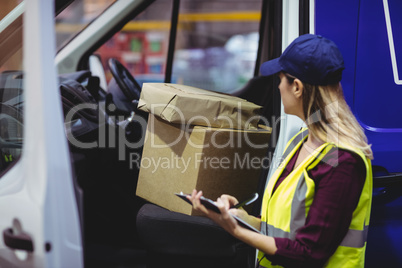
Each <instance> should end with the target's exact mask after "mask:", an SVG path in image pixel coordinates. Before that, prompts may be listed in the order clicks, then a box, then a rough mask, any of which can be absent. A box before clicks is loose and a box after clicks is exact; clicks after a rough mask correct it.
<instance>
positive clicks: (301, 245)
mask: <svg viewBox="0 0 402 268" xmlns="http://www.w3.org/2000/svg"><path fill="white" fill-rule="evenodd" d="M343 69H344V65H343V58H342V55H341V53H340V51H339V50H338V48H337V47H336V45H335V44H334V43H333V42H332V41H330V40H328V39H326V38H324V37H321V36H318V35H311V34H307V35H302V36H300V37H298V38H296V39H295V40H294V41H293V42H292V43H291V44H290V45H289V47H288V48H287V49H286V50H285V51H284V52H283V54H282V56H281V57H280V58H277V59H274V60H271V61H268V62H265V63H264V64H262V66H261V74H262V75H273V74H279V77H280V84H279V90H280V93H281V98H282V102H283V105H284V109H285V112H286V113H287V114H292V115H296V116H298V117H300V118H301V119H302V120H303V121H304V122H305V123H306V125H307V126H308V130H307V129H303V130H301V131H300V132H299V133H298V134H297V135H296V136H295V137H293V138H292V139H291V140H290V141H289V143H288V145H287V147H286V149H285V152H284V154H283V157H282V163H281V164H280V165H279V167H278V168H277V170H276V172H275V173H274V174H273V175H272V176H271V178H270V180H269V183H268V185H267V188H266V190H265V193H264V198H263V203H262V210H261V211H262V215H261V218H257V217H253V216H251V215H248V214H247V213H246V212H245V211H244V210H242V209H230V207H231V206H233V205H235V204H236V203H238V201H237V200H236V198H234V197H232V196H228V195H223V196H221V197H220V198H218V200H217V201H216V204H217V205H218V207H219V209H220V212H221V213H220V214H218V213H215V212H213V211H211V210H208V209H206V208H205V207H204V206H203V205H202V204H201V203H200V197H201V196H202V192H201V191H200V192H197V191H196V190H194V191H193V193H192V195H191V197H190V196H189V197H188V198H189V199H190V201H191V202H192V203H193V207H194V209H196V210H198V211H201V212H203V213H204V214H205V215H206V216H208V217H209V218H211V219H212V220H213V221H215V222H216V223H218V224H219V225H220V226H222V227H223V228H224V229H225V230H226V231H228V232H229V233H230V234H232V235H233V236H235V237H236V238H238V239H240V240H242V241H244V242H245V243H248V244H249V245H251V246H253V247H255V248H257V249H258V250H259V255H258V265H260V266H262V267H272V266H275V265H280V266H284V267H323V266H325V267H364V253H365V247H366V238H367V230H368V224H369V218H370V208H371V193H372V172H371V162H370V159H372V158H373V155H372V151H371V149H370V146H369V145H368V144H367V139H366V137H365V135H364V132H363V130H362V128H361V127H360V125H359V124H358V122H357V121H356V119H355V117H354V116H353V114H352V113H351V111H350V109H349V107H348V106H347V104H346V102H345V99H344V97H343V92H342V88H341V85H340V81H341V78H342V71H343ZM231 214H232V215H237V216H238V217H241V218H242V219H244V220H246V221H247V222H248V223H250V224H251V225H253V226H254V227H256V228H257V229H258V230H261V233H257V232H253V231H251V230H248V229H245V228H243V227H241V226H240V225H239V224H238V222H237V221H236V220H235V219H234V218H233V217H231Z"/></svg>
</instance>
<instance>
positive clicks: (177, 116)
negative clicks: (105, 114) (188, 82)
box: [138, 83, 262, 129]
mask: <svg viewBox="0 0 402 268" xmlns="http://www.w3.org/2000/svg"><path fill="white" fill-rule="evenodd" d="M261 108H262V107H261V106H258V105H256V104H254V103H251V102H248V101H246V100H244V99H241V98H238V97H234V96H230V95H227V94H223V93H217V92H213V91H208V90H204V89H199V88H195V87H190V86H185V85H179V84H167V83H144V84H143V86H142V90H141V97H140V100H139V102H138V109H140V110H143V111H146V112H149V113H152V114H154V115H156V116H158V117H160V118H162V119H163V120H165V121H167V122H170V123H176V124H190V125H197V126H207V127H217V128H235V129H257V128H258V122H259V120H260V115H259V112H260V110H261Z"/></svg>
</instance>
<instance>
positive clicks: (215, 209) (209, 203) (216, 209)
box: [175, 193, 261, 233]
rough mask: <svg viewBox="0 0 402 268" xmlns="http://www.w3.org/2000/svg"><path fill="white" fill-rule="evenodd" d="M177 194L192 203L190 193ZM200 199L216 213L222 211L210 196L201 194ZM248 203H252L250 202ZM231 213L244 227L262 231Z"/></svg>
mask: <svg viewBox="0 0 402 268" xmlns="http://www.w3.org/2000/svg"><path fill="white" fill-rule="evenodd" d="M175 195H176V196H178V197H180V198H181V199H183V200H184V201H186V202H187V203H189V204H190V205H192V203H191V201H190V200H188V199H187V196H189V195H190V194H184V193H175ZM257 197H258V195H257ZM255 199H256V198H255ZM255 199H254V200H255ZM200 200H201V204H203V205H204V206H205V207H206V208H207V209H210V210H212V211H214V212H216V213H219V214H220V213H221V212H220V210H219V208H218V207H217V206H216V205H215V202H214V201H212V200H211V199H208V198H205V197H203V196H201V198H200ZM254 200H253V201H254ZM240 203H243V204H244V202H240ZM240 203H239V204H240ZM248 203H250V202H248ZM230 215H231V216H232V217H233V218H234V219H235V220H237V222H238V223H239V224H240V225H241V226H243V227H244V228H247V229H249V230H251V231H254V232H257V233H261V232H260V231H259V230H258V229H256V228H255V227H254V226H252V225H250V224H248V223H247V222H246V221H244V220H242V219H240V218H239V217H237V216H235V215H232V214H230Z"/></svg>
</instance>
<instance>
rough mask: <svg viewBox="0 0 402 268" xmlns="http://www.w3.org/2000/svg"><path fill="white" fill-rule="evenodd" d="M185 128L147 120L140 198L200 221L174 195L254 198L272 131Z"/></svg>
mask: <svg viewBox="0 0 402 268" xmlns="http://www.w3.org/2000/svg"><path fill="white" fill-rule="evenodd" d="M182 128H184V126H182V125H174V124H170V123H167V122H165V121H163V120H160V119H158V118H157V117H155V116H153V115H152V114H150V115H149V121H148V128H147V132H146V137H145V143H144V150H143V155H142V162H141V169H140V174H139V180H138V185H137V195H138V196H140V197H142V198H144V199H146V200H148V201H150V202H152V203H155V204H157V205H159V206H162V207H164V208H167V209H169V210H172V211H176V212H181V213H184V214H188V215H197V213H196V212H194V211H193V210H192V206H191V205H189V204H188V203H186V202H184V201H183V200H182V199H180V198H178V197H177V196H176V195H174V193H180V192H181V191H182V192H183V193H191V191H192V190H193V189H197V190H202V191H203V192H204V196H205V197H208V198H211V199H213V200H216V198H218V197H219V196H220V195H221V194H224V193H226V194H231V195H233V196H235V197H236V198H237V199H238V200H242V199H244V198H246V197H248V196H249V195H250V194H251V193H254V192H256V190H257V182H258V179H259V175H260V172H261V170H262V169H261V165H262V164H261V162H262V160H263V158H265V156H266V153H267V147H268V141H269V136H270V134H271V130H270V128H266V129H259V130H248V131H246V130H234V129H217V128H206V127H202V126H194V127H189V129H186V130H183V129H182ZM180 137H181V138H180ZM186 137H187V139H188V140H187V139H186ZM213 145H217V146H213ZM218 147H221V148H218ZM250 207H251V205H250Z"/></svg>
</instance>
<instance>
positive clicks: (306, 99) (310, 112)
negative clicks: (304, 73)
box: [302, 83, 373, 159]
mask: <svg viewBox="0 0 402 268" xmlns="http://www.w3.org/2000/svg"><path fill="white" fill-rule="evenodd" d="M303 86H304V90H303V97H302V98H303V110H304V117H305V119H306V124H307V126H308V128H309V134H310V135H312V136H314V137H315V138H318V139H320V140H322V141H324V142H333V143H335V144H337V145H340V146H344V147H350V146H351V147H353V148H356V149H359V150H361V151H362V152H363V154H364V155H365V156H366V157H367V158H369V159H373V152H372V150H371V145H369V144H368V142H367V137H366V135H365V134H364V130H363V128H362V127H361V126H360V124H359V122H358V121H357V120H356V118H355V116H354V115H353V113H352V111H351V110H350V108H349V106H348V104H347V103H346V101H345V98H344V95H343V90H342V86H341V84H340V83H338V84H334V85H326V86H320V85H310V84H306V83H303Z"/></svg>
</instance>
